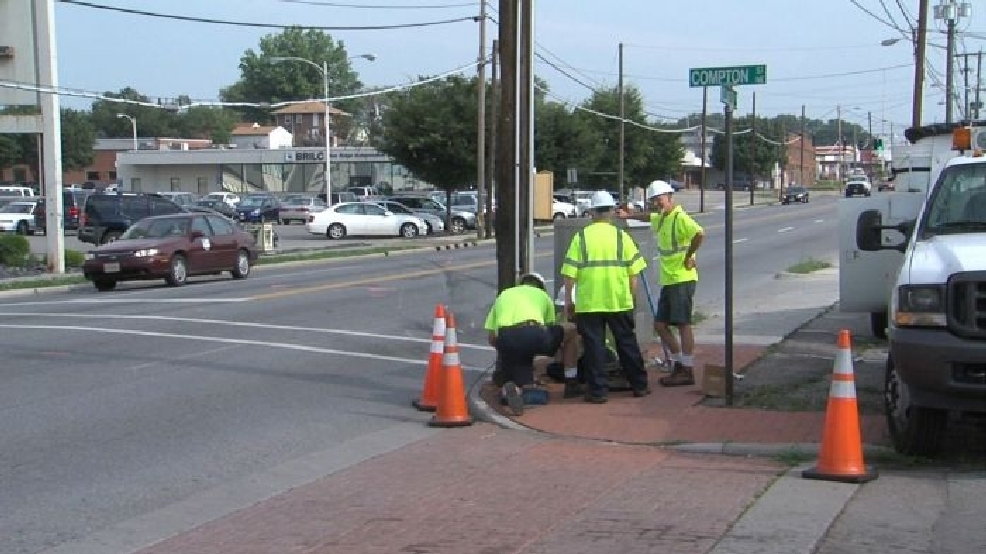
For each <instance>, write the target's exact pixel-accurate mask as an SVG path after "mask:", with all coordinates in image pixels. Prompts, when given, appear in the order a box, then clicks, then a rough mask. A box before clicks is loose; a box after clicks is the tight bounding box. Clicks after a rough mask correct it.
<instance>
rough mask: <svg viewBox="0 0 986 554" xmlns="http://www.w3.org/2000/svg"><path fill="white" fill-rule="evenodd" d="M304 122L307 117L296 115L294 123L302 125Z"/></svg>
mask: <svg viewBox="0 0 986 554" xmlns="http://www.w3.org/2000/svg"><path fill="white" fill-rule="evenodd" d="M304 121H305V116H303V115H301V114H300V113H296V114H294V122H295V123H302V122H304Z"/></svg>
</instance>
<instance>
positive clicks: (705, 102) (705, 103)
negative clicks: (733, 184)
mask: <svg viewBox="0 0 986 554" xmlns="http://www.w3.org/2000/svg"><path fill="white" fill-rule="evenodd" d="M708 111H709V87H702V137H701V139H700V140H701V141H702V145H701V147H700V148H701V149H702V169H701V171H702V177H701V179H702V182H701V183H699V189H698V211H699V213H705V155H706V154H705V120H706V117H707V116H708Z"/></svg>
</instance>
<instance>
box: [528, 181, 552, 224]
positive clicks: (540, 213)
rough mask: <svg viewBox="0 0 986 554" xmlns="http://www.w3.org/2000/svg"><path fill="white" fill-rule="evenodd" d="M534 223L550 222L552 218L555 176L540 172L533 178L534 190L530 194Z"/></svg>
mask: <svg viewBox="0 0 986 554" xmlns="http://www.w3.org/2000/svg"><path fill="white" fill-rule="evenodd" d="M531 201H532V202H533V204H534V205H533V207H532V209H533V210H534V220H535V221H551V220H552V219H553V218H554V215H555V214H554V202H555V174H554V173H553V172H551V171H541V172H539V173H538V174H537V175H535V176H534V190H533V192H532V194H531Z"/></svg>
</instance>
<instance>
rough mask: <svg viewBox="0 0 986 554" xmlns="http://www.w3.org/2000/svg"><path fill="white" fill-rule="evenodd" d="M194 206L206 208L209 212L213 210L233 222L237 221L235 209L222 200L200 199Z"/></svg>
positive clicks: (237, 216) (237, 215)
mask: <svg viewBox="0 0 986 554" xmlns="http://www.w3.org/2000/svg"><path fill="white" fill-rule="evenodd" d="M195 206H196V207H198V208H208V209H210V210H215V211H217V212H219V213H221V214H223V215H224V216H226V217H228V218H230V219H233V220H238V219H239V214H238V213H237V212H236V208H234V207H232V206H230V205H229V204H228V203H227V202H223V201H222V200H220V199H218V198H215V197H213V198H209V197H206V198H200V199H199V201H198V202H196V203H195Z"/></svg>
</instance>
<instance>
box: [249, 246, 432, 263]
mask: <svg viewBox="0 0 986 554" xmlns="http://www.w3.org/2000/svg"><path fill="white" fill-rule="evenodd" d="M422 247H423V246H375V247H372V248H353V249H346V250H329V251H325V250H322V251H317V252H298V253H294V254H274V255H271V256H261V257H260V258H259V259H258V260H257V265H276V264H283V263H289V262H307V261H315V260H331V259H335V258H352V257H355V256H368V255H371V254H388V253H390V252H398V251H401V250H415V249H418V248H422Z"/></svg>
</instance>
